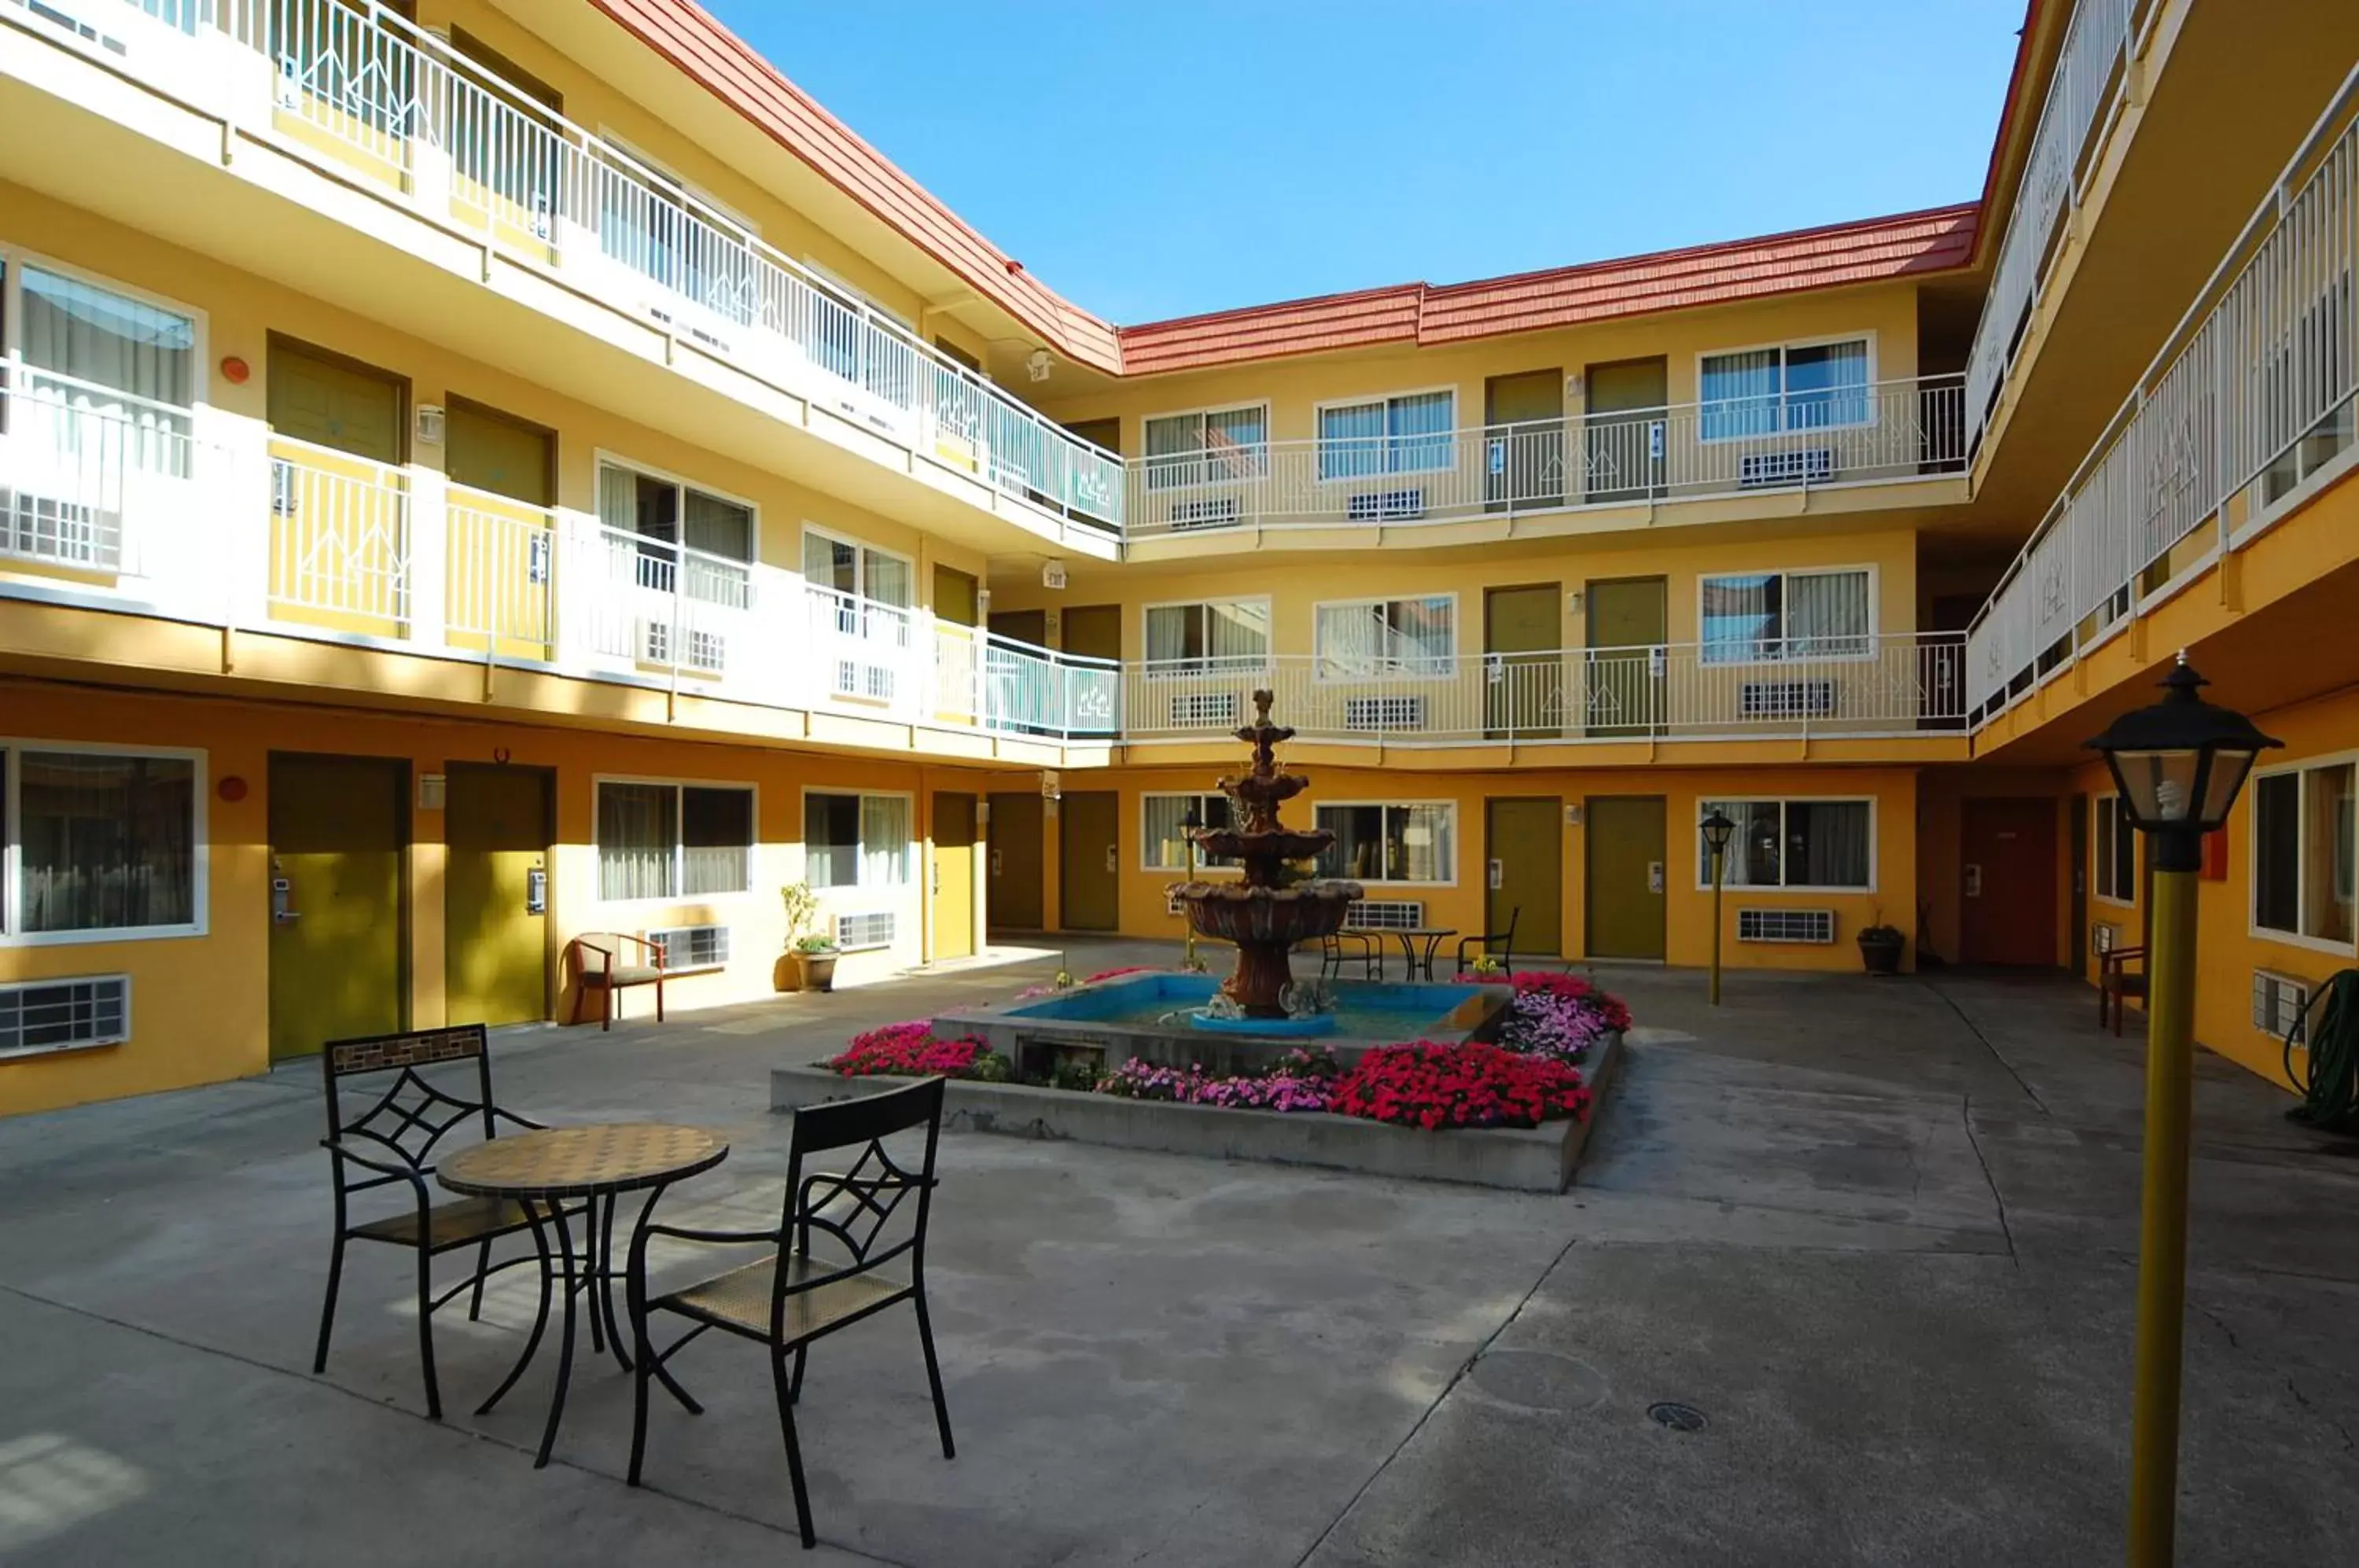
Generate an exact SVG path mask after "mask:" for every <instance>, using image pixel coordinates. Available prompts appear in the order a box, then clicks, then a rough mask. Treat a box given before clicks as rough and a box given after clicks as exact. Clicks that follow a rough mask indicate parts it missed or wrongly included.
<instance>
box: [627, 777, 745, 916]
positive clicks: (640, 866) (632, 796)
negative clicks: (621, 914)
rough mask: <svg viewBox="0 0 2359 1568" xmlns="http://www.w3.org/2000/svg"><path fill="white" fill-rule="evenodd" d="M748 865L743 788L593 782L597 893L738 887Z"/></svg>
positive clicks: (663, 893)
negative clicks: (596, 826)
mask: <svg viewBox="0 0 2359 1568" xmlns="http://www.w3.org/2000/svg"><path fill="white" fill-rule="evenodd" d="M753 864H754V791H753V789H752V788H751V787H750V786H745V787H739V786H732V785H710V784H668V783H636V782H632V783H625V782H620V781H616V780H601V781H600V783H599V785H598V897H599V898H602V899H605V900H608V901H610V902H622V901H626V900H630V899H636V898H707V897H711V896H712V895H714V894H720V893H743V892H745V891H746V890H747V889H748V888H750V887H752V886H753Z"/></svg>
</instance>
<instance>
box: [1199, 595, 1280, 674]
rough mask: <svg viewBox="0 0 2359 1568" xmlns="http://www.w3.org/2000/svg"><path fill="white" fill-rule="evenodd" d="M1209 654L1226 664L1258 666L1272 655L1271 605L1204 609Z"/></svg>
mask: <svg viewBox="0 0 2359 1568" xmlns="http://www.w3.org/2000/svg"><path fill="white" fill-rule="evenodd" d="M1204 617H1205V623H1206V625H1205V642H1206V651H1207V652H1208V653H1210V654H1211V655H1212V657H1213V658H1214V659H1219V660H1222V661H1223V663H1224V664H1225V665H1230V666H1236V665H1251V664H1259V663H1261V662H1262V661H1263V660H1264V659H1266V658H1267V657H1268V655H1269V606H1268V604H1265V603H1262V602H1260V601H1258V600H1256V601H1255V602H1253V603H1251V604H1207V605H1205V606H1204Z"/></svg>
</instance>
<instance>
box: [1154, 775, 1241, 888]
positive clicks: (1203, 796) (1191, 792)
mask: <svg viewBox="0 0 2359 1568" xmlns="http://www.w3.org/2000/svg"><path fill="white" fill-rule="evenodd" d="M1227 799H1228V797H1227V796H1225V795H1223V794H1222V793H1221V792H1220V791H1219V790H1218V789H1142V790H1140V791H1139V792H1138V868H1139V869H1140V870H1141V871H1152V872H1156V873H1158V874H1164V873H1169V872H1173V871H1177V872H1180V873H1181V874H1182V875H1184V874H1185V873H1186V872H1187V869H1188V862H1187V860H1186V858H1185V857H1184V856H1183V857H1182V858H1181V860H1180V863H1179V864H1178V865H1176V866H1164V865H1161V864H1159V863H1158V862H1157V861H1155V860H1154V859H1152V858H1151V855H1152V852H1153V850H1154V848H1155V846H1156V844H1158V842H1159V841H1158V840H1156V839H1154V838H1152V837H1150V836H1149V835H1148V833H1147V802H1148V801H1149V800H1193V801H1195V802H1196V803H1197V804H1198V806H1199V807H1200V808H1201V806H1202V804H1203V803H1204V802H1205V801H1207V800H1221V801H1225V800H1227ZM1208 825H1209V824H1208ZM1242 869H1243V868H1242V867H1241V866H1239V865H1238V864H1237V863H1236V862H1235V861H1233V860H1220V861H1215V860H1210V859H1207V858H1206V857H1204V856H1203V855H1198V856H1197V857H1196V870H1197V872H1198V873H1199V874H1200V875H1201V874H1202V873H1204V872H1207V871H1222V872H1234V871H1240V870H1242Z"/></svg>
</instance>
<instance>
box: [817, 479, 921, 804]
mask: <svg viewBox="0 0 2359 1568" xmlns="http://www.w3.org/2000/svg"><path fill="white" fill-rule="evenodd" d="M813 534H816V535H818V536H819V537H820V538H821V539H826V540H827V541H828V542H829V543H831V544H842V545H850V546H851V547H852V550H853V577H854V579H856V580H857V582H858V583H859V586H858V587H856V588H853V589H851V590H850V591H849V595H848V596H849V597H851V598H853V599H857V600H859V601H860V602H861V603H862V604H876V605H880V606H882V607H883V608H885V609H887V610H898V611H900V612H901V613H902V614H904V615H909V616H911V617H912V618H914V617H915V616H916V615H917V614H918V608H919V606H918V558H917V557H916V556H914V555H910V554H908V553H907V552H905V551H902V550H893V549H891V548H889V547H887V546H885V545H881V544H877V543H875V542H874V541H872V540H869V539H862V538H861V537H860V536H859V535H857V534H848V533H845V532H844V531H843V529H841V528H830V527H828V526H827V525H826V524H825V523H815V522H812V521H811V520H810V518H809V517H805V518H804V519H803V528H802V532H801V533H799V534H798V535H796V536H795V544H796V547H797V548H796V551H795V575H796V576H798V577H799V578H801V579H802V581H803V586H804V587H805V588H806V589H811V588H816V589H818V590H819V591H820V592H821V593H828V594H844V593H846V592H847V591H846V590H844V589H842V588H838V587H836V586H835V585H834V584H833V583H813V582H812V581H811V580H810V573H808V572H805V571H804V570H803V564H804V561H805V560H806V555H805V552H804V550H803V549H802V544H803V541H804V540H805V539H808V538H810V536H811V535H813ZM872 551H874V552H875V554H878V555H881V556H885V557H887V558H888V559H890V560H893V561H899V562H900V563H901V564H902V565H903V566H904V567H906V568H907V569H908V573H909V602H908V604H886V602H885V601H884V600H882V599H879V598H877V597H876V596H875V594H873V593H869V592H868V557H869V554H870V552H872ZM837 792H838V793H841V792H842V791H840V790H839V791H837Z"/></svg>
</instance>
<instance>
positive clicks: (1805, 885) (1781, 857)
mask: <svg viewBox="0 0 2359 1568" xmlns="http://www.w3.org/2000/svg"><path fill="white" fill-rule="evenodd" d="M1767 805H1775V806H1776V807H1777V876H1778V878H1779V879H1778V880H1777V882H1776V883H1767V882H1723V884H1722V887H1723V889H1724V890H1726V891H1728V892H1731V893H1743V894H1745V895H1747V896H1748V897H1749V896H1751V895H1753V894H1756V893H1760V894H1776V893H1805V894H1826V895H1833V894H1845V893H1853V894H1855V893H1875V892H1879V891H1881V890H1882V883H1883V880H1884V864H1883V861H1884V857H1883V855H1882V854H1881V853H1880V851H1881V850H1882V848H1883V844H1882V842H1881V839H1880V837H1879V835H1878V833H1877V832H1876V829H1877V826H1878V823H1879V822H1880V819H1881V817H1882V812H1881V811H1879V810H1878V805H1879V802H1878V800H1877V798H1876V797H1875V796H1874V795H1698V796H1697V797H1696V798H1695V812H1694V815H1695V820H1696V821H1697V822H1702V821H1703V817H1704V808H1705V807H1707V806H1721V807H1727V806H1767ZM1788 806H1865V807H1866V808H1867V881H1866V882H1865V883H1864V884H1863V885H1860V886H1858V887H1852V886H1849V885H1846V884H1843V883H1825V882H1788V881H1786V880H1785V879H1784V878H1785V876H1786V844H1787V843H1788V840H1789V839H1790V838H1791V836H1792V835H1791V834H1790V833H1788V831H1787V826H1786V808H1787V807H1788ZM1695 867H1696V883H1695V890H1696V891H1697V892H1699V893H1709V892H1711V891H1712V851H1711V849H1710V848H1709V847H1708V846H1707V845H1706V844H1704V842H1703V837H1702V834H1701V833H1698V834H1697V836H1696V858H1695Z"/></svg>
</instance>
